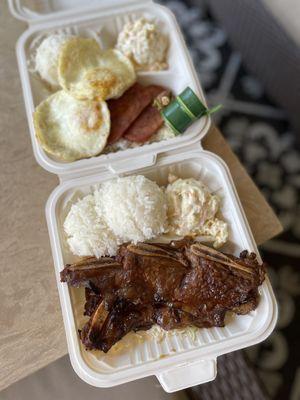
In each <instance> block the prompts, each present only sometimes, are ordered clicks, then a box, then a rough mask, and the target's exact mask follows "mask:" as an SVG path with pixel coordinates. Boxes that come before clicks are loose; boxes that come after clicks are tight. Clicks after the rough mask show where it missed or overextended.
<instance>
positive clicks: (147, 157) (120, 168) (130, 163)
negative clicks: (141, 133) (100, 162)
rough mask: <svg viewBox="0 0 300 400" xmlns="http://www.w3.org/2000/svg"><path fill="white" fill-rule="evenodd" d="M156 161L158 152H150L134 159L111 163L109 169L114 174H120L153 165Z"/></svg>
mask: <svg viewBox="0 0 300 400" xmlns="http://www.w3.org/2000/svg"><path fill="white" fill-rule="evenodd" d="M155 163H156V154H155V153H150V154H144V155H142V156H139V157H135V158H133V159H132V158H131V159H129V160H122V161H116V162H113V163H110V164H108V165H107V169H108V170H109V171H110V172H111V173H112V174H114V175H120V174H124V173H126V172H130V171H134V170H136V169H139V168H142V167H143V168H144V167H151V166H152V165H154V164H155Z"/></svg>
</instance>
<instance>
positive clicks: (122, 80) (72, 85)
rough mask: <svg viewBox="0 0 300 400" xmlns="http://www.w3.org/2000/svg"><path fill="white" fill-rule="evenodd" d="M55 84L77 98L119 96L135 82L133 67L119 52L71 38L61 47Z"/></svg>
mask: <svg viewBox="0 0 300 400" xmlns="http://www.w3.org/2000/svg"><path fill="white" fill-rule="evenodd" d="M58 77H59V83H60V85H61V86H62V88H63V89H65V90H66V91H68V92H69V93H70V94H71V95H72V96H74V97H76V98H78V99H102V100H106V99H111V98H117V97H120V96H121V95H122V94H123V93H124V92H125V91H126V90H127V89H128V88H129V87H130V86H131V85H133V83H134V82H135V80H136V74H135V70H134V67H133V65H132V63H131V61H130V60H129V58H128V57H126V56H125V55H123V54H122V53H121V52H120V51H118V50H114V49H110V50H105V51H102V50H101V49H100V47H99V45H98V43H97V41H96V40H95V39H87V38H80V37H74V38H72V39H71V40H68V41H67V42H66V43H65V45H64V46H63V47H62V49H61V51H60V55H59V61H58Z"/></svg>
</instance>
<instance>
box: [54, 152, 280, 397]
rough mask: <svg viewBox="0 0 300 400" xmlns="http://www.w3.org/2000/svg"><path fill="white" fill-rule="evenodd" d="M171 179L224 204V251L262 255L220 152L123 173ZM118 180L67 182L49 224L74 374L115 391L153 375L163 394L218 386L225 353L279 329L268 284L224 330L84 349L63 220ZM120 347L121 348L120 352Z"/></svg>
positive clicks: (132, 337)
mask: <svg viewBox="0 0 300 400" xmlns="http://www.w3.org/2000/svg"><path fill="white" fill-rule="evenodd" d="M169 173H172V174H175V175H177V176H179V177H181V178H187V177H194V178H196V179H201V180H202V181H203V182H204V183H205V184H206V185H208V187H209V188H210V189H211V190H212V191H213V192H215V193H217V194H218V195H219V196H220V197H221V200H222V208H221V215H222V217H223V218H224V219H225V220H226V221H227V222H228V223H229V227H230V237H229V242H228V244H227V245H225V246H224V247H223V248H222V250H224V251H228V252H232V253H234V254H239V252H240V251H241V250H243V249H248V250H250V251H255V252H256V253H257V248H256V245H255V242H254V240H253V237H252V235H251V232H250V230H249V226H248V223H247V221H246V218H245V215H244V212H243V210H242V208H241V204H240V202H239V200H238V197H237V194H236V191H235V188H234V185H233V182H232V179H231V177H230V174H229V172H228V169H227V167H226V166H225V164H224V163H223V162H222V161H221V160H220V159H219V158H218V157H217V156H215V155H213V154H212V153H209V152H206V151H203V150H201V149H200V148H199V150H196V151H195V150H194V151H187V152H181V153H180V154H176V153H173V154H172V153H170V154H168V155H164V156H161V157H159V158H158V159H157V160H156V165H155V166H151V167H146V168H145V167H143V166H142V165H140V167H138V168H136V169H135V170H134V171H132V170H131V171H125V170H123V174H122V175H132V174H142V175H145V176H146V177H148V178H150V179H152V180H154V181H156V182H157V183H158V184H159V185H165V184H166V183H167V176H168V174H169ZM114 176H115V175H113V174H112V173H110V172H109V171H105V172H102V173H98V174H95V175H93V176H89V177H81V178H78V179H75V180H73V181H69V182H65V183H62V184H61V185H59V186H58V188H57V189H55V190H54V192H53V193H52V195H51V196H50V198H49V200H48V203H47V209H46V214H47V221H48V227H49V232H50V238H51V245H52V252H53V256H54V262H55V272H56V278H57V285H58V290H59V295H60V301H61V306H62V312H63V317H64V324H65V330H66V335H67V341H68V348H69V353H70V358H71V362H72V365H73V368H74V369H75V371H76V372H77V374H78V375H79V376H80V377H81V378H82V379H83V380H85V381H86V382H88V383H90V384H92V385H95V386H98V387H108V386H114V385H117V384H120V383H124V382H128V381H131V380H134V379H137V378H141V377H144V376H148V375H156V376H157V378H158V380H159V381H160V383H161V384H162V386H163V388H164V389H165V390H166V391H169V392H172V391H176V390H179V389H183V388H185V387H189V386H193V385H196V384H199V383H203V382H205V381H209V380H212V379H214V377H215V375H216V358H217V357H218V356H219V355H221V354H224V353H227V352H231V351H233V350H236V349H240V348H243V347H247V346H250V345H252V344H255V343H257V342H259V341H261V340H263V339H265V338H266V337H267V336H268V335H269V334H270V333H271V331H272V330H273V328H274V324H275V322H276V316H277V308H276V303H275V300H274V295H273V292H272V289H271V286H270V283H269V281H268V278H267V279H266V280H265V282H264V284H263V285H262V286H261V287H260V289H259V291H260V295H261V298H260V303H259V306H258V308H257V309H256V310H255V311H252V312H251V313H250V314H248V315H244V316H236V315H228V318H227V325H226V326H225V327H224V328H210V329H194V331H193V332H194V333H193V334H192V335H190V334H188V335H187V334H185V333H182V332H181V331H176V332H175V331H172V332H171V333H168V334H165V335H164V336H163V337H160V336H159V338H155V337H153V336H150V335H148V334H147V333H143V334H141V336H142V339H140V338H139V336H140V335H139V334H133V333H130V334H129V335H127V336H126V337H125V338H123V339H122V342H121V343H122V344H121V345H117V346H118V347H119V349H118V350H116V351H115V349H112V350H111V351H110V352H108V353H107V354H104V353H102V352H95V351H93V352H88V351H86V350H85V349H84V347H83V346H82V345H81V343H80V340H79V338H78V335H77V330H78V329H79V328H80V327H81V326H82V323H83V318H84V317H82V309H83V304H84V302H83V299H84V292H83V290H82V291H80V290H78V289H76V290H74V289H72V288H68V287H67V285H66V284H61V283H60V277H59V273H60V271H61V270H62V268H63V265H64V264H65V263H70V262H72V261H74V260H75V257H74V256H72V254H71V253H70V252H69V250H68V248H67V246H66V243H65V237H64V232H63V221H64V218H65V215H66V213H67V212H68V210H69V207H70V200H71V201H74V200H75V199H76V198H77V197H78V196H79V195H85V194H87V193H90V192H91V190H92V187H93V185H94V184H97V183H100V182H102V181H105V180H107V179H111V178H113V177H114ZM118 347H117V348H118Z"/></svg>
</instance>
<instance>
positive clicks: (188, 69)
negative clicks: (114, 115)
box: [17, 1, 210, 178]
mask: <svg viewBox="0 0 300 400" xmlns="http://www.w3.org/2000/svg"><path fill="white" fill-rule="evenodd" d="M59 3H61V2H59ZM66 3H67V2H66ZM114 3H116V2H114V1H113V2H112V4H114ZM118 3H120V1H119V2H118ZM121 3H122V2H121ZM123 3H124V2H123ZM33 4H34V3H33V2H30V1H28V7H29V6H30V5H31V6H32V7H33ZM39 4H40V6H38V5H37V8H36V9H34V10H35V11H34V12H36V11H38V12H40V13H42V14H43V13H44V12H46V11H47V12H49V10H46V9H45V5H44V2H39ZM55 4H56V3H55V2H53V7H54V11H55ZM63 4H64V3H63ZM89 4H90V3H89ZM26 6H27V2H26ZM75 10H76V8H75ZM52 11H53V10H52ZM59 15H60V18H57V19H56V20H49V21H47V22H44V23H39V24H32V26H31V27H30V28H29V29H28V30H27V31H26V32H24V34H23V35H22V36H21V37H20V39H19V41H18V44H17V57H18V62H19V69H20V75H21V81H22V86H23V92H24V98H25V105H26V111H27V118H28V123H29V128H30V134H31V139H32V145H33V150H34V154H35V157H36V159H37V161H38V162H39V164H40V165H41V166H42V167H43V168H45V169H47V170H48V171H50V172H53V173H56V174H58V175H60V176H61V177H64V178H66V177H71V176H72V177H73V176H74V175H80V174H81V173H82V171H88V170H90V169H92V168H94V167H95V166H96V165H97V166H99V167H101V168H106V167H107V165H113V164H114V162H116V161H118V160H120V159H127V158H128V157H136V156H138V155H140V154H147V153H149V152H153V153H159V152H162V151H167V150H170V149H173V148H175V147H179V146H183V145H187V144H190V143H192V142H195V141H198V140H200V139H201V138H202V137H203V136H204V135H205V133H206V132H207V131H208V129H209V126H210V118H209V116H205V117H202V118H201V119H200V120H199V121H197V122H196V123H194V124H193V126H192V127H190V128H189V129H187V131H186V132H185V133H184V134H183V135H180V136H177V137H175V138H174V139H170V140H164V141H161V142H158V143H153V144H150V145H149V144H148V145H144V146H142V147H138V148H134V149H128V150H126V151H118V152H117V153H110V154H108V155H105V154H102V155H101V154H100V155H99V156H97V157H92V158H89V159H82V160H78V161H74V162H62V161H59V160H57V159H55V158H54V157H53V156H51V155H48V154H47V153H46V152H44V151H43V149H42V148H41V146H40V145H39V143H38V141H37V139H36V136H35V132H34V126H33V119H32V114H33V112H34V109H35V107H36V106H37V105H38V104H39V103H40V102H41V101H42V100H43V99H45V98H46V97H48V96H49V95H50V94H51V91H50V90H49V89H47V87H46V86H45V85H44V84H43V83H42V82H41V80H40V78H39V77H38V76H37V74H36V73H32V71H33V68H34V63H33V57H34V54H35V51H36V48H37V46H38V45H39V43H40V42H41V40H42V39H43V37H45V35H46V34H47V33H49V32H50V33H51V32H53V33H54V32H66V33H70V34H74V35H80V36H84V37H93V38H96V39H97V40H98V41H99V44H100V46H101V47H103V48H109V47H111V46H113V45H114V43H115V42H116V39H117V35H118V32H120V30H121V29H122V27H123V26H124V24H125V23H126V22H128V21H133V20H135V19H137V18H139V17H145V18H147V19H149V20H153V21H155V22H156V23H157V24H158V26H159V27H160V29H161V30H162V32H163V33H164V34H166V35H167V36H168V37H169V43H170V46H169V51H168V64H169V68H168V69H167V70H164V71H151V72H150V71H148V72H147V71H140V72H138V74H137V75H138V81H139V82H141V83H145V84H150V83H157V84H162V85H163V86H167V87H168V88H170V89H171V90H172V92H173V93H174V94H178V93H180V92H181V91H182V90H183V89H185V87H186V86H188V85H189V86H190V87H191V88H192V89H193V90H194V91H195V92H196V93H197V95H198V96H199V97H200V99H201V101H202V102H203V103H204V104H205V98H204V95H203V92H202V89H201V85H200V83H199V81H198V78H197V76H196V73H195V70H194V67H193V65H192V63H191V60H190V57H189V54H188V51H187V49H186V46H185V44H184V41H183V38H182V35H181V33H180V30H179V28H178V25H177V22H176V20H175V17H174V16H173V14H172V13H171V12H170V11H169V10H168V9H166V8H165V7H162V6H160V5H157V4H153V3H152V2H151V1H143V2H137V1H132V2H130V4H127V5H125V4H124V5H123V7H120V4H119V7H116V6H113V5H112V6H111V8H108V9H106V8H105V7H104V9H100V10H99V11H97V10H95V11H94V12H93V13H92V15H91V14H88V13H87V14H84V13H83V14H78V15H74V16H73V17H72V18H69V19H67V17H66V18H62V17H61V15H63V14H59Z"/></svg>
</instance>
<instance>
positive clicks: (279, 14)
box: [262, 0, 300, 46]
mask: <svg viewBox="0 0 300 400" xmlns="http://www.w3.org/2000/svg"><path fill="white" fill-rule="evenodd" d="M262 1H263V3H264V4H265V6H266V7H267V8H268V9H269V10H270V11H271V13H272V14H273V15H274V17H275V18H276V19H277V21H278V22H279V23H280V25H281V26H282V27H283V28H284V30H285V31H286V32H287V33H288V34H289V35H290V36H291V37H292V38H293V39H294V40H295V41H296V43H297V44H298V45H299V46H300V23H299V21H300V1H299V0H262Z"/></svg>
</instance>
